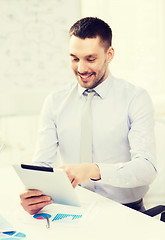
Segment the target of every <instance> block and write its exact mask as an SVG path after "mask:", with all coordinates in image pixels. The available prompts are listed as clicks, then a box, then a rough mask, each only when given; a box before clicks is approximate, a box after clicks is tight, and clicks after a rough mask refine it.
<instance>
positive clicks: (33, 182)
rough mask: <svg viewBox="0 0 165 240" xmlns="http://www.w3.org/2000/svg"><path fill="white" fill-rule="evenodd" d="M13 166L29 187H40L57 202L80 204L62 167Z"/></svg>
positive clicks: (72, 204) (39, 188)
mask: <svg viewBox="0 0 165 240" xmlns="http://www.w3.org/2000/svg"><path fill="white" fill-rule="evenodd" d="M13 168H14V169H15V171H16V173H17V174H18V176H19V177H20V179H21V181H22V182H23V184H24V185H25V187H26V188H27V189H38V190H40V191H42V192H43V194H44V195H48V196H51V198H52V200H53V201H54V202H55V203H59V204H65V205H71V206H80V202H79V199H78V197H77V195H76V192H75V189H74V188H73V187H72V184H71V183H70V181H69V178H68V176H67V175H66V173H65V171H64V170H63V169H61V168H58V169H53V168H49V167H42V166H34V165H26V164H13Z"/></svg>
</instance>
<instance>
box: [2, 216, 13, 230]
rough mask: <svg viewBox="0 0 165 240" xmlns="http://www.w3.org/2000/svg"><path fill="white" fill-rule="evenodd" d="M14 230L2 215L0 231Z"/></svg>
mask: <svg viewBox="0 0 165 240" xmlns="http://www.w3.org/2000/svg"><path fill="white" fill-rule="evenodd" d="M6 231H13V227H12V225H11V224H10V223H9V222H8V221H7V220H6V219H5V218H4V217H3V216H2V215H0V232H6Z"/></svg>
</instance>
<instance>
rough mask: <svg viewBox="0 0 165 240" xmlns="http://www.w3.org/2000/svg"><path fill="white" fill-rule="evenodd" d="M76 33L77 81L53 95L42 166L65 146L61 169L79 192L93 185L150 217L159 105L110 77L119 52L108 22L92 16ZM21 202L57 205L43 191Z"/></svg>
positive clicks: (40, 151)
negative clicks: (85, 150)
mask: <svg viewBox="0 0 165 240" xmlns="http://www.w3.org/2000/svg"><path fill="white" fill-rule="evenodd" d="M69 35H70V41H69V44H70V48H69V51H70V60H71V67H72V70H73V72H74V74H75V76H76V78H77V81H75V82H74V83H73V84H72V85H71V86H69V87H66V88H64V89H63V90H60V91H57V92H54V93H52V94H50V95H49V96H48V97H47V99H46V101H45V104H44V107H43V110H42V115H41V128H40V133H39V138H38V145H37V150H36V154H35V156H34V162H35V163H36V164H41V165H46V166H53V167H55V166H56V162H57V148H58V147H59V150H60V154H61V158H62V161H63V164H64V165H62V166H61V168H63V169H64V170H65V172H66V174H67V175H68V177H69V179H70V181H71V183H72V185H73V187H76V186H77V185H78V184H82V185H83V184H84V182H85V181H87V180H88V181H89V182H90V183H92V184H93V188H94V191H95V192H96V193H99V194H101V195H103V196H105V197H109V198H110V199H113V200H115V201H118V202H120V203H122V204H125V205H127V206H129V207H132V208H134V209H136V210H139V211H143V210H144V207H143V202H142V198H143V197H144V195H145V194H146V192H147V190H148V185H149V184H150V183H151V182H152V181H153V180H154V178H155V176H156V168H155V153H154V147H155V146H154V133H153V125H154V124H153V107H152V103H151V100H150V98H149V96H148V94H147V93H146V92H145V91H144V90H143V89H141V88H137V87H135V86H133V85H132V84H130V83H128V82H126V81H124V80H120V79H116V78H114V77H113V76H112V75H111V73H110V72H109V63H110V62H111V61H112V59H113V56H114V49H113V47H112V45H111V39H112V31H111V28H110V27H109V26H108V24H106V23H105V22H104V21H102V20H100V19H98V18H84V19H81V20H79V21H77V22H76V23H75V24H74V25H73V26H72V27H71V29H70V32H69ZM87 89H88V91H89V90H94V93H93V94H94V95H93V97H92V100H91V103H90V104H91V109H92V159H91V162H89V161H88V162H87V159H85V157H84V158H82V156H81V135H82V133H83V131H82V132H81V124H82V120H81V119H82V115H83V111H84V108H85V104H86V102H87V95H89V93H87V91H86V90H87ZM86 141H87V139H86ZM88 145H89V144H88ZM52 184H56V183H52ZM20 198H21V204H22V206H23V208H24V209H25V210H26V211H27V212H29V213H30V214H34V213H36V212H38V211H39V210H40V209H42V208H43V207H45V206H46V205H48V204H50V203H52V201H51V199H50V197H49V196H44V195H42V193H41V192H40V191H38V190H28V191H27V192H25V193H23V194H21V195H20Z"/></svg>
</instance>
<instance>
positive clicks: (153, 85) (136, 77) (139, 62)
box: [82, 0, 165, 115]
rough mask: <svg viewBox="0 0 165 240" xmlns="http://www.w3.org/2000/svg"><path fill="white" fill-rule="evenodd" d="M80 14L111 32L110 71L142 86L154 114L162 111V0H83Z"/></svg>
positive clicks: (164, 39) (164, 69) (164, 26)
mask: <svg viewBox="0 0 165 240" xmlns="http://www.w3.org/2000/svg"><path fill="white" fill-rule="evenodd" d="M82 3H83V4H82V15H83V17H85V16H97V17H100V18H102V19H104V20H105V21H107V22H108V23H109V25H110V26H111V28H112V31H113V46H114V49H115V57H114V60H113V62H112V63H111V64H110V69H111V71H112V73H113V74H114V75H116V76H119V77H122V78H124V79H126V80H128V81H130V82H132V83H133V84H136V85H138V86H141V87H144V88H145V89H146V90H147V91H148V92H149V94H150V95H151V97H152V99H153V102H154V105H155V108H156V114H157V115H162V114H164V113H165V67H164V66H165V1H164V0H104V1H102V0H90V1H88V0H83V1H82Z"/></svg>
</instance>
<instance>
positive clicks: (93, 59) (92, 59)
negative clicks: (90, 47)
mask: <svg viewBox="0 0 165 240" xmlns="http://www.w3.org/2000/svg"><path fill="white" fill-rule="evenodd" d="M95 60H96V59H95V58H89V59H88V62H94V61H95Z"/></svg>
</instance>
